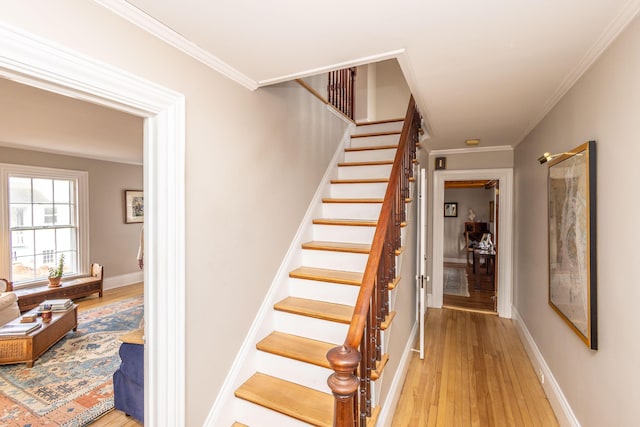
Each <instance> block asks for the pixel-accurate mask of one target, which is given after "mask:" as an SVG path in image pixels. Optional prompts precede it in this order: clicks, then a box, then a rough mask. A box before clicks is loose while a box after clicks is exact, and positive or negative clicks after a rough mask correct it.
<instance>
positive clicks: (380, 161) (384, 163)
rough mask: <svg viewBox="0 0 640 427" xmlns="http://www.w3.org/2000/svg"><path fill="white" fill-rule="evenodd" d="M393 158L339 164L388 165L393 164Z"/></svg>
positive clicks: (339, 164)
mask: <svg viewBox="0 0 640 427" xmlns="http://www.w3.org/2000/svg"><path fill="white" fill-rule="evenodd" d="M392 164H393V160H376V161H371V162H340V163H338V166H341V167H348V166H386V165H392Z"/></svg>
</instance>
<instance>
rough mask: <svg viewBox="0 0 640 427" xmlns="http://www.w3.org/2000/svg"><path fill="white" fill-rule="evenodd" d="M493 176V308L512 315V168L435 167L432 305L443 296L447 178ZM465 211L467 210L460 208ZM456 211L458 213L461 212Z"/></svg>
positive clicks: (473, 178) (477, 178)
mask: <svg viewBox="0 0 640 427" xmlns="http://www.w3.org/2000/svg"><path fill="white" fill-rule="evenodd" d="M474 180H495V181H498V182H499V185H500V201H499V205H497V209H496V210H495V213H494V214H495V215H497V216H498V218H499V222H500V230H499V241H500V249H499V252H498V253H497V255H496V258H495V280H496V288H497V289H499V292H498V295H497V297H496V301H495V304H496V310H497V313H498V315H499V316H500V317H506V318H511V311H512V302H513V297H512V295H513V282H512V276H513V273H512V262H513V253H512V251H513V169H510V168H508V169H507V168H502V169H471V170H451V171H435V172H434V174H433V185H434V187H433V208H432V209H431V213H432V218H433V239H432V254H433V256H432V265H431V278H432V288H431V295H430V298H429V303H430V304H429V305H430V306H431V307H436V308H441V307H442V305H443V302H444V301H443V300H444V280H443V279H444V225H445V221H444V220H445V217H444V212H443V206H444V203H445V202H446V200H445V197H444V195H445V188H444V187H445V182H446V181H474ZM460 214H462V215H468V212H461V213H460ZM460 214H459V215H460Z"/></svg>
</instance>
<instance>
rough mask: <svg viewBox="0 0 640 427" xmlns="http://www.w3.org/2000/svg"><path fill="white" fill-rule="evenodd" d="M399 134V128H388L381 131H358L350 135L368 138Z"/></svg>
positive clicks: (400, 132)
mask: <svg viewBox="0 0 640 427" xmlns="http://www.w3.org/2000/svg"><path fill="white" fill-rule="evenodd" d="M400 134H402V131H401V130H388V131H383V132H370V133H360V134H356V135H351V138H368V137H371V136H386V135H400Z"/></svg>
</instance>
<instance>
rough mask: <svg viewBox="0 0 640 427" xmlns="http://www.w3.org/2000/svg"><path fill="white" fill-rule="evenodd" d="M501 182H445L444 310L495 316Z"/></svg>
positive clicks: (490, 180) (492, 180)
mask: <svg viewBox="0 0 640 427" xmlns="http://www.w3.org/2000/svg"><path fill="white" fill-rule="evenodd" d="M499 186H500V185H499V181H497V180H494V179H489V180H487V179H483V180H471V181H445V183H444V194H445V195H444V200H445V206H455V207H456V209H455V215H452V214H451V213H450V212H447V211H445V214H444V216H445V219H444V238H443V244H444V247H443V256H444V264H443V272H444V275H443V282H444V284H443V306H444V307H447V308H455V309H464V310H472V311H480V312H485V313H493V314H495V313H496V294H497V291H498V288H497V286H496V282H497V280H496V274H495V272H496V268H495V267H496V263H495V260H496V257H497V253H498V222H497V221H496V219H497V218H496V215H495V207H496V204H497V205H498V206H499V199H498V195H499Z"/></svg>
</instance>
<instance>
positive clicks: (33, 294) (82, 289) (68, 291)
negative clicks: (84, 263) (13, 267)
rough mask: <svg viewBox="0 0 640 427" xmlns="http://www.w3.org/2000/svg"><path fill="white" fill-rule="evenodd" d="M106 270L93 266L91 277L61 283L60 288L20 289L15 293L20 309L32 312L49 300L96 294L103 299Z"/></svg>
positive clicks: (44, 286)
mask: <svg viewBox="0 0 640 427" xmlns="http://www.w3.org/2000/svg"><path fill="white" fill-rule="evenodd" d="M103 277H104V268H103V267H102V266H101V265H100V264H91V275H90V276H87V277H78V278H76V279H71V280H63V281H62V282H60V285H61V286H60V287H59V288H50V287H49V286H48V285H41V286H36V287H33V288H26V289H18V290H14V291H13V292H15V293H16V295H17V296H18V307H19V308H20V311H21V312H23V311H27V310H31V309H32V308H34V307H37V306H38V305H39V304H40V303H41V302H43V301H45V300H48V299H61V298H70V299H74V298H81V297H86V296H89V295H91V294H94V293H96V292H97V293H98V296H99V297H100V298H102V282H103Z"/></svg>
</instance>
